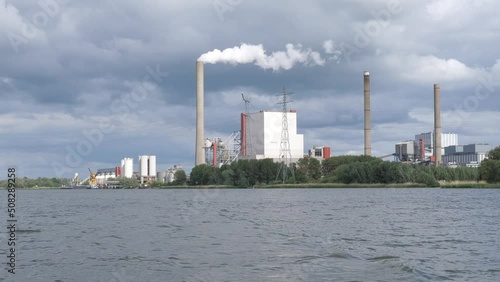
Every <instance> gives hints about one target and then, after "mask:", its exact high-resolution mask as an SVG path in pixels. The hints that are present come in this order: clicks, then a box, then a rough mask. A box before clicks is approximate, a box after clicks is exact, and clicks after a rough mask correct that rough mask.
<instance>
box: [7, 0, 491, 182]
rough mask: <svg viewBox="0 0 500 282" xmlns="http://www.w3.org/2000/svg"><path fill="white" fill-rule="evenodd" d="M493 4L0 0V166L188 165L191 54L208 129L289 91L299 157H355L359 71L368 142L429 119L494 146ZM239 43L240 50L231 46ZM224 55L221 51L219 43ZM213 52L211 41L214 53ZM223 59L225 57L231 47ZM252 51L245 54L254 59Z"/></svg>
mask: <svg viewBox="0 0 500 282" xmlns="http://www.w3.org/2000/svg"><path fill="white" fill-rule="evenodd" d="M499 10H500V2H498V1H493V0H474V1H472V0H421V1H413V0H412V1H394V0H370V1H368V0H338V1H326V0H312V1H298V0H289V1H250V0H190V1H174V0H145V1H131V0H121V1H109V0H99V1H97V0H89V1H74V0H42V1H40V2H38V1H28V0H16V1H13V0H11V1H9V0H0V35H1V36H0V99H1V102H2V103H0V131H1V134H2V138H1V140H0V144H1V146H0V155H1V158H0V163H1V166H0V167H2V169H4V170H6V169H7V167H11V166H15V167H17V169H18V175H20V176H27V177H66V178H71V177H73V175H74V173H75V172H78V173H79V174H81V175H83V174H87V173H88V171H87V168H91V169H92V170H97V169H98V168H108V167H114V166H118V165H119V164H120V160H121V159H123V158H125V157H131V158H134V163H135V170H137V169H138V164H137V159H138V156H139V155H156V156H157V161H158V164H157V167H158V169H159V170H164V169H167V168H169V167H171V166H173V165H174V164H180V165H182V166H183V167H184V168H185V169H186V170H188V171H189V170H190V169H191V168H192V167H193V165H194V142H195V116H196V114H195V107H196V101H195V93H196V85H195V63H196V61H197V60H198V59H199V58H201V56H202V55H203V54H206V55H205V57H204V60H206V58H207V57H206V56H209V55H207V54H215V53H216V52H217V51H216V52H212V53H209V52H211V51H213V50H215V49H218V50H221V51H222V50H225V49H227V48H232V50H233V53H224V54H229V55H228V56H229V57H231V56H232V58H229V59H227V58H226V59H223V58H218V59H215V60H212V61H210V60H208V61H209V62H207V63H206V65H205V114H206V116H205V137H207V138H213V137H227V136H229V135H230V134H231V133H232V132H233V131H235V130H239V123H240V120H239V119H240V113H241V112H243V111H244V108H245V104H244V102H243V101H242V99H241V93H244V94H245V95H246V96H248V97H249V98H250V99H251V105H250V111H259V110H273V109H278V106H277V104H276V103H277V102H278V100H277V98H276V97H275V95H276V94H278V93H279V92H280V91H281V89H282V88H283V87H286V89H287V90H289V91H291V92H294V94H293V101H294V102H293V104H292V105H291V106H290V107H291V108H293V109H296V110H297V115H298V129H297V130H298V133H299V134H304V145H305V148H304V153H307V150H308V149H310V148H311V147H312V146H330V147H331V149H332V155H343V154H362V153H363V146H364V143H363V126H364V125H363V72H364V71H369V72H370V74H371V95H372V96H371V112H372V153H373V155H375V156H381V155H386V154H391V153H393V152H394V144H395V143H397V142H400V141H403V140H411V139H413V138H414V135H415V134H418V133H422V132H430V131H432V128H433V118H434V117H433V85H434V84H435V83H437V84H440V87H441V111H442V128H443V132H453V133H457V134H458V135H459V143H460V144H469V143H489V144H491V145H493V146H498V145H500V127H499V126H498V124H500V98H499V93H500V54H499V53H498V46H500V18H499V17H498V11H499ZM243 46H253V49H252V50H253V51H254V52H253V55H250V57H245V56H244V57H238V58H236V57H237V56H238V54H237V51H238V50H242V49H244V48H243ZM228 52H230V50H229V51H228ZM220 53H223V52H220ZM235 56H236V57H235ZM252 56H253V57H252Z"/></svg>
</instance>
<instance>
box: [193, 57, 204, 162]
mask: <svg viewBox="0 0 500 282" xmlns="http://www.w3.org/2000/svg"><path fill="white" fill-rule="evenodd" d="M204 96H205V85H204V66H203V62H200V61H197V62H196V145H195V165H200V164H204V163H205V158H204V156H205V152H204V150H205V149H204V144H205V140H204V139H205V133H204V132H205V131H204V130H205V119H204V115H205V112H204V107H205V103H204Z"/></svg>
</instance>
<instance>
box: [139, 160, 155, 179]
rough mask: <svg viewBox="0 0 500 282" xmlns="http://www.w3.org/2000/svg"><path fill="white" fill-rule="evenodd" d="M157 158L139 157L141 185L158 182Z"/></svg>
mask: <svg viewBox="0 0 500 282" xmlns="http://www.w3.org/2000/svg"><path fill="white" fill-rule="evenodd" d="M156 176H157V175H156V156H147V155H143V156H139V177H140V178H141V184H142V183H145V182H151V181H155V180H156Z"/></svg>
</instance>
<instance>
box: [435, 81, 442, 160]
mask: <svg viewBox="0 0 500 282" xmlns="http://www.w3.org/2000/svg"><path fill="white" fill-rule="evenodd" d="M440 91H441V89H440V87H439V84H434V158H435V161H436V166H439V165H440V164H441V93H440Z"/></svg>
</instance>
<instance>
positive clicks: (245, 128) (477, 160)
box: [75, 61, 492, 187]
mask: <svg viewBox="0 0 500 282" xmlns="http://www.w3.org/2000/svg"><path fill="white" fill-rule="evenodd" d="M363 79H364V87H363V93H364V155H367V156H371V155H372V147H371V130H372V129H371V108H370V91H371V89H370V73H369V72H367V71H365V72H364V73H363ZM290 94H291V93H287V92H286V90H285V89H284V88H283V92H282V93H281V95H279V97H280V102H278V103H277V104H278V105H280V106H281V110H261V111H258V112H253V113H250V112H248V105H247V104H246V106H247V107H246V111H245V112H244V113H241V115H240V122H241V127H240V128H239V130H235V131H233V132H232V133H231V134H230V135H229V136H228V137H215V138H212V139H210V138H205V136H204V64H203V62H200V61H198V62H197V63H196V139H195V165H202V164H205V165H209V166H213V167H221V166H223V165H226V164H230V163H232V162H234V161H237V160H261V159H272V160H273V161H274V162H280V163H282V164H283V167H289V165H290V164H292V163H296V162H297V161H298V160H299V159H301V158H315V159H318V160H320V161H321V160H324V159H328V158H330V157H331V148H330V147H328V146H314V147H313V148H311V149H310V150H308V154H304V135H303V134H300V133H299V132H298V130H297V120H298V113H297V111H296V110H294V109H289V108H288V104H289V103H290V102H291V100H290V98H289V96H290ZM242 97H243V100H244V101H245V103H249V99H248V98H247V97H245V96H244V94H242ZM440 103H441V98H440V86H439V84H434V130H433V131H432V132H424V133H419V134H416V135H415V138H414V139H410V140H406V141H402V142H399V143H397V144H396V145H395V152H394V153H392V154H389V155H384V156H382V157H380V158H385V157H388V156H393V157H394V161H398V162H405V163H410V164H419V165H435V166H448V167H458V166H467V167H478V166H479V165H480V164H481V162H482V161H483V160H484V159H486V158H487V156H488V152H489V151H490V150H491V149H492V146H490V145H489V144H467V145H460V144H459V142H458V135H457V134H455V133H442V132H441V113H440V110H441V109H440V107H441V106H440ZM137 164H138V170H137V171H136V170H134V160H133V159H132V158H124V159H122V160H121V165H120V166H116V167H114V168H104V169H98V170H97V172H96V173H94V172H92V171H91V170H90V169H89V171H90V175H89V178H88V180H89V183H90V184H91V185H92V186H93V187H103V186H109V185H113V184H116V183H115V182H116V179H117V178H128V179H134V180H136V181H137V182H138V183H140V184H141V185H147V184H148V183H151V182H155V181H160V182H166V183H169V182H173V181H174V180H175V177H174V176H175V173H176V172H177V171H179V170H182V167H181V166H180V165H175V166H173V167H171V168H169V169H166V170H163V171H157V165H156V164H157V160H156V156H155V155H141V156H139V157H138V160H137ZM110 179H113V180H110ZM86 180H87V179H86ZM113 181H115V182H113ZM75 182H76V183H80V182H78V175H75Z"/></svg>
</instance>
